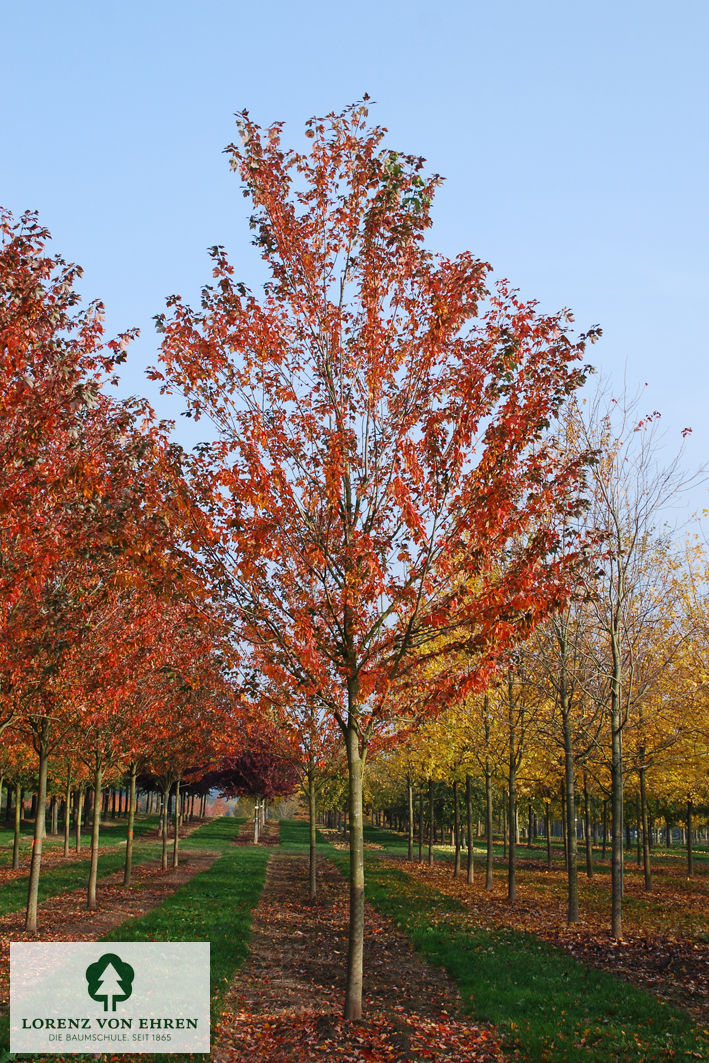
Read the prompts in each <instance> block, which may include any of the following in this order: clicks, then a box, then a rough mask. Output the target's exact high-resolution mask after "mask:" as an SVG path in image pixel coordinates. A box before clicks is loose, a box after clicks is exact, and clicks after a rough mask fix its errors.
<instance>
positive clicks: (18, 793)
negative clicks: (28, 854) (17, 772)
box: [12, 782, 22, 869]
mask: <svg viewBox="0 0 709 1063" xmlns="http://www.w3.org/2000/svg"><path fill="white" fill-rule="evenodd" d="M21 829H22V787H21V786H20V784H19V783H18V782H16V783H15V833H14V837H13V840H12V866H13V868H14V869H16V868H18V867H19V866H20V831H21Z"/></svg>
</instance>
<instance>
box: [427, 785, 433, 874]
mask: <svg viewBox="0 0 709 1063" xmlns="http://www.w3.org/2000/svg"><path fill="white" fill-rule="evenodd" d="M428 866H429V867H433V779H429V780H428Z"/></svg>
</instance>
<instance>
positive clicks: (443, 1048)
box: [211, 853, 505, 1063]
mask: <svg viewBox="0 0 709 1063" xmlns="http://www.w3.org/2000/svg"><path fill="white" fill-rule="evenodd" d="M307 882H308V861H307V857H303V856H300V855H292V854H286V853H274V855H273V856H271V858H270V860H269V864H268V871H267V876H266V884H265V888H264V892H263V895H262V898H261V901H260V903H259V905H258V906H257V908H256V909H255V911H254V921H253V929H252V936H251V942H250V951H249V955H248V957H247V959H246V961H245V962H244V964H243V965H242V967H241V968H240V969H239V971H238V973H237V976H236V979H235V981H234V983H233V984H232V986H231V988H230V990H229V991H228V993H227V997H226V1000H225V1006H224V1011H223V1013H222V1017H221V1019H220V1021H219V1023H218V1025H217V1026H216V1027H215V1029H214V1030H213V1045H214V1047H213V1049H212V1054H211V1059H212V1060H213V1061H215V1063H242V1061H243V1063H246V1061H247V1060H248V1061H251V1063H253V1061H254V1060H261V1061H263V1063H318V1061H322V1063H365V1061H370V1063H399V1061H401V1063H403V1061H414V1063H416V1061H421V1063H423V1061H424V1060H425V1061H428V1063H430V1061H436V1063H475V1061H484V1063H490V1061H493V1060H497V1061H499V1060H502V1059H504V1058H505V1057H504V1056H503V1054H502V1051H501V1049H500V1046H499V1040H498V1037H497V1035H496V1033H495V1032H494V1030H492V1029H491V1028H489V1027H486V1026H484V1025H479V1024H475V1023H473V1022H472V1021H468V1020H466V1019H465V1018H463V1017H462V1015H461V1013H460V1002H459V998H458V994H457V990H456V988H455V986H454V984H453V983H452V982H451V981H450V980H449V979H448V978H447V976H446V975H445V973H444V972H443V971H441V970H440V969H438V968H434V967H430V966H427V965H426V964H425V963H424V962H423V960H421V959H420V957H419V956H418V955H417V954H416V953H415V952H414V950H413V948H412V947H411V945H410V944H409V943H408V942H407V941H406V939H405V938H403V937H402V935H400V934H399V933H397V932H396V931H395V930H394V928H393V926H392V925H391V923H389V922H388V921H387V920H386V919H384V918H383V917H382V916H380V915H379V914H378V913H377V912H376V911H374V909H372V908H371V907H369V906H368V907H367V910H366V932H365V988H364V1013H365V1018H364V1019H363V1020H362V1021H358V1022H350V1023H344V1022H343V1020H342V1006H343V1000H344V991H345V960H346V956H347V911H348V887H347V883H346V880H345V879H344V878H343V876H342V875H341V874H340V872H339V871H338V870H337V869H336V868H335V867H334V865H332V864H331V863H330V862H328V861H325V860H321V861H320V863H319V867H318V888H319V896H318V898H317V900H316V901H315V902H314V903H311V902H310V900H309V897H308V886H307Z"/></svg>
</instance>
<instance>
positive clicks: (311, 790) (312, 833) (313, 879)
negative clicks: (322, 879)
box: [308, 753, 318, 901]
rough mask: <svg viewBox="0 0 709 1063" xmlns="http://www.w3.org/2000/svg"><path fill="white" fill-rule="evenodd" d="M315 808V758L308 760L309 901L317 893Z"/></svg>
mask: <svg viewBox="0 0 709 1063" xmlns="http://www.w3.org/2000/svg"><path fill="white" fill-rule="evenodd" d="M316 816H317V809H316V807H315V757H314V756H313V754H312V753H311V754H310V756H309V758H308V842H309V856H308V890H309V894H310V900H311V901H314V900H315V898H316V897H317V893H318V844H317V842H318V836H317V823H316Z"/></svg>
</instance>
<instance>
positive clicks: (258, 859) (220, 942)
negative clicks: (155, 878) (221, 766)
mask: <svg viewBox="0 0 709 1063" xmlns="http://www.w3.org/2000/svg"><path fill="white" fill-rule="evenodd" d="M241 822H242V821H241V820H237V819H219V820H214V821H212V822H211V823H207V824H206V825H205V826H204V827H201V828H199V830H197V831H195V833H194V834H193V835H191V836H190V838H188V839H185V848H201V849H212V850H217V851H219V852H220V853H221V855H220V856H219V857H218V859H217V860H216V861H215V863H214V864H212V866H211V867H210V868H208V869H207V870H206V871H202V872H201V873H200V874H198V875H195V877H194V878H192V879H190V881H189V882H187V883H186V884H185V885H184V886H182V887H181V888H180V889H179V890H177V891H176V892H175V893H174V894H172V896H170V897H168V898H167V899H166V900H165V901H164V902H163V903H162V904H161V905H160V906H159V908H154V909H153V910H152V911H150V912H147V913H146V914H145V915H144V916H141V917H140V918H138V919H130V920H128V921H127V922H125V923H122V924H121V926H119V927H117V928H116V929H115V930H113V931H112V932H111V933H110V934H108V935H106V937H105V938H104V939H103V940H105V941H209V942H210V966H211V986H212V1015H215V1014H217V1013H218V1012H219V1010H220V1007H221V1005H222V1001H223V997H224V994H225V992H226V990H227V989H228V987H229V985H230V983H231V980H232V978H233V976H234V972H235V971H236V970H237V968H238V967H239V966H240V965H241V963H242V962H243V960H244V958H245V956H246V953H247V951H248V943H249V935H250V932H251V919H252V911H253V909H254V907H255V906H256V904H258V900H259V898H260V896H261V891H262V889H263V883H264V880H265V877H266V864H267V863H268V857H269V851H268V850H267V849H265V848H258V849H257V848H255V847H250V846H238V847H237V846H235V845H233V844H232V842H233V840H234V838H235V837H236V834H237V833H238V829H239V826H240V824H241ZM160 1058H161V1060H164V1061H165V1063H168V1061H170V1060H174V1061H176V1063H179V1061H180V1060H184V1059H187V1058H192V1059H207V1058H208V1057H207V1056H191V1057H190V1056H186V1055H184V1054H182V1055H179V1056H172V1055H164V1056H161V1057H160Z"/></svg>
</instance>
